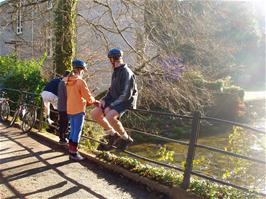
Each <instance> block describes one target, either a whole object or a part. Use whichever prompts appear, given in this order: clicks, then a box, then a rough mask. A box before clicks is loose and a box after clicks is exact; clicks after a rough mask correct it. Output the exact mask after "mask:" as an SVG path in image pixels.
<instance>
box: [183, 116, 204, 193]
mask: <svg viewBox="0 0 266 199" xmlns="http://www.w3.org/2000/svg"><path fill="white" fill-rule="evenodd" d="M199 129H200V112H199V111H195V112H194V114H193V121H192V130H191V134H190V140H189V146H188V152H187V159H186V165H185V172H184V177H183V183H182V188H183V189H187V188H188V187H189V184H190V175H191V171H192V167H193V160H194V156H195V150H196V147H195V144H196V143H197V139H198V135H199Z"/></svg>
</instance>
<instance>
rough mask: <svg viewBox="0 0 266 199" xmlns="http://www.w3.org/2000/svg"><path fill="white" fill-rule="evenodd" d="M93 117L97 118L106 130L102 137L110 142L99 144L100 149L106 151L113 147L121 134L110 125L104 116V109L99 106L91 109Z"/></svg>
mask: <svg viewBox="0 0 266 199" xmlns="http://www.w3.org/2000/svg"><path fill="white" fill-rule="evenodd" d="M91 116H92V119H94V120H96V121H97V122H98V124H99V125H101V126H102V127H103V128H104V130H105V136H104V137H103V138H102V139H101V141H102V142H107V143H108V144H107V145H106V144H99V146H98V148H97V149H98V150H101V151H106V150H111V149H112V147H111V146H112V143H113V142H114V140H116V139H118V138H119V137H120V136H119V134H118V133H117V132H116V131H115V130H114V128H113V127H112V126H111V125H110V123H109V122H108V120H107V119H106V118H105V117H104V114H103V112H102V109H101V108H99V107H96V108H95V109H93V110H92V111H91Z"/></svg>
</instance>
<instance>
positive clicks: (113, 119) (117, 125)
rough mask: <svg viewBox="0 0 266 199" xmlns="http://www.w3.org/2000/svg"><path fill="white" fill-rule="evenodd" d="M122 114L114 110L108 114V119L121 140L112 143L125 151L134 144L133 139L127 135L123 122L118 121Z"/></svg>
mask: <svg viewBox="0 0 266 199" xmlns="http://www.w3.org/2000/svg"><path fill="white" fill-rule="evenodd" d="M119 116H120V114H119V113H118V112H117V111H116V110H114V109H112V110H110V111H108V112H107V113H106V119H107V120H108V121H109V123H110V124H111V125H112V127H113V128H114V129H115V130H116V131H117V132H118V133H119V134H120V136H121V138H120V139H119V138H118V139H116V140H114V141H113V142H112V143H110V144H111V145H113V146H116V147H117V148H118V149H120V150H122V151H123V150H125V149H126V148H127V147H128V145H129V144H131V143H132V142H133V139H132V138H131V137H130V136H129V135H128V134H127V132H126V130H125V128H124V127H123V125H122V123H121V121H120V120H119V119H118V118H119Z"/></svg>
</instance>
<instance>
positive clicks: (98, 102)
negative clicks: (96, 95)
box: [93, 100, 101, 107]
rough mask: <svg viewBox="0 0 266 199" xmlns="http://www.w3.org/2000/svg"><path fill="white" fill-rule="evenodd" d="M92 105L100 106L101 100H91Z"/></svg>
mask: <svg viewBox="0 0 266 199" xmlns="http://www.w3.org/2000/svg"><path fill="white" fill-rule="evenodd" d="M93 105H94V106H96V107H101V102H100V101H98V100H95V101H94V102H93Z"/></svg>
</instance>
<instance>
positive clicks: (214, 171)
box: [129, 91, 266, 192]
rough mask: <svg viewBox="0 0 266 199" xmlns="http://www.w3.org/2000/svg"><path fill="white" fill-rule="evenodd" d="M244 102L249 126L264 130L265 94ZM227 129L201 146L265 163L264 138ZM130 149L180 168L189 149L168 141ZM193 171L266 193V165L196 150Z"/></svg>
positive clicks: (247, 95)
mask: <svg viewBox="0 0 266 199" xmlns="http://www.w3.org/2000/svg"><path fill="white" fill-rule="evenodd" d="M244 100H245V104H246V109H247V111H248V113H247V117H248V119H247V120H246V122H247V124H248V125H249V126H252V127H255V128H258V129H261V130H265V129H266V126H265V121H266V115H265V114H266V113H265V111H266V106H265V105H266V103H265V102H266V91H263V92H246V93H245V99H244ZM227 129H228V130H227V131H225V132H223V133H215V132H213V133H211V134H210V133H208V136H200V137H199V139H198V143H200V144H204V145H207V146H212V147H216V148H219V149H223V150H226V151H231V152H234V153H238V154H242V155H246V156H250V157H252V158H256V159H259V160H265V157H266V156H265V155H266V136H265V135H263V134H258V133H256V132H253V131H251V130H245V129H243V128H238V127H233V126H228V128H227ZM183 140H184V141H187V139H183ZM129 150H130V151H132V152H135V153H137V154H140V155H143V156H145V157H148V158H151V159H155V160H159V161H162V162H166V163H170V164H173V165H175V164H176V165H179V166H180V165H184V163H185V160H186V152H187V147H186V146H183V145H180V144H176V143H169V142H168V143H164V144H158V143H157V144H153V143H145V142H143V143H141V144H136V145H133V146H132V147H130V148H129ZM193 169H194V170H197V171H199V172H202V173H204V174H207V175H209V176H212V177H215V178H218V179H221V180H224V181H227V182H231V183H235V184H237V185H241V186H245V187H249V188H256V189H258V190H259V191H262V192H266V188H265V187H266V184H265V177H266V173H265V165H264V164H261V163H252V162H250V161H246V160H242V159H239V158H234V157H230V156H227V155H222V154H220V153H216V152H210V151H207V150H205V149H197V150H196V154H195V160H194V166H193Z"/></svg>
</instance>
